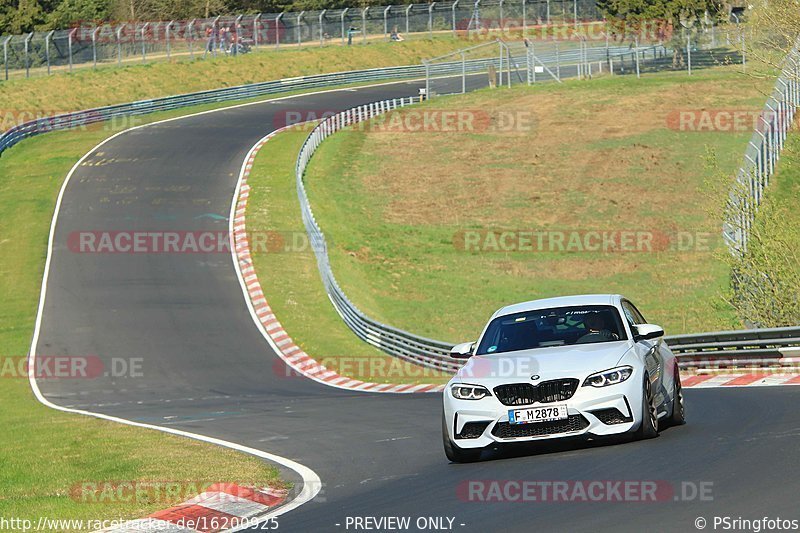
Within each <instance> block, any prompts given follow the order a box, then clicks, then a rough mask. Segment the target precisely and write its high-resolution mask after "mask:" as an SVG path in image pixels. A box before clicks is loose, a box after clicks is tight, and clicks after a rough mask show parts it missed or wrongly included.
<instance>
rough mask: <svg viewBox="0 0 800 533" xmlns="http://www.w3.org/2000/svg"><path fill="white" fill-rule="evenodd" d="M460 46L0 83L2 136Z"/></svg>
mask: <svg viewBox="0 0 800 533" xmlns="http://www.w3.org/2000/svg"><path fill="white" fill-rule="evenodd" d="M463 46H464V41H462V40H459V39H456V38H453V37H449V36H447V37H446V36H441V37H436V38H435V39H432V40H428V39H425V40H421V39H414V40H408V41H404V42H401V43H388V42H385V41H381V42H368V43H367V44H364V45H359V46H350V47H347V46H344V47H343V46H329V47H325V48H318V47H304V48H300V49H297V48H294V49H292V48H287V49H282V50H273V49H264V50H261V51H259V52H256V53H252V54H247V55H243V56H239V57H237V58H230V57H219V58H217V59H211V58H209V59H207V60H199V59H198V60H196V61H194V62H191V61H188V60H185V59H184V60H177V61H173V62H171V63H167V62H161V63H150V64H146V65H129V66H123V67H116V66H113V67H112V66H107V67H103V68H99V69H97V70H92V69H81V70H77V71H75V72H74V73H72V74H69V73H58V74H54V75H52V76H48V77H40V78H31V79H12V80H9V81H7V82H3V83H0V102H2V109H3V116H2V117H0V120H1V122H2V123H0V129H2V130H6V129H8V128H9V127H11V126H12V125H13V124H14V122H15V120H16V118H17V117H19V116H20V113H26V112H27V113H45V114H53V113H56V112H64V111H74V110H80V109H88V108H92V107H97V106H103V105H110V104H117V103H124V102H132V101H135V100H142V99H147V98H156V97H160V96H168V95H172V94H181V93H188V92H194V91H202V90H208V89H219V88H221V87H232V86H236V85H242V84H247V83H255V82H262V81H268V80H277V79H281V78H288V77H294V76H303V75H310V74H320V73H328V72H339V71H344V70H354V69H362V68H375V67H384V66H394V65H408V64H419V63H420V61H421V60H422V59H424V58H428V57H433V56H437V55H440V54H443V53H447V52H450V51H453V50H457V49H458V48H461V47H463ZM29 119H30V118H29Z"/></svg>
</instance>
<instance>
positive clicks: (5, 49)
mask: <svg viewBox="0 0 800 533" xmlns="http://www.w3.org/2000/svg"><path fill="white" fill-rule="evenodd" d="M10 40H11V35H9V36H8V37H6V38H5V40H4V41H3V67H4V68H5V71H6V81H8V42H9V41H10Z"/></svg>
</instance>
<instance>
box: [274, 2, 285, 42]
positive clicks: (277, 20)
mask: <svg viewBox="0 0 800 533" xmlns="http://www.w3.org/2000/svg"><path fill="white" fill-rule="evenodd" d="M281 17H283V11H281V12H280V13H279V14H278V16H277V17H275V48H280V47H281V31H280V23H281Z"/></svg>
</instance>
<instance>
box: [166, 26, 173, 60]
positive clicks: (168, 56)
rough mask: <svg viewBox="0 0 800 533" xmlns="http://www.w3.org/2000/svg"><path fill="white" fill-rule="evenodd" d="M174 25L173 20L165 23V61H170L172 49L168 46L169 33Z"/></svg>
mask: <svg viewBox="0 0 800 533" xmlns="http://www.w3.org/2000/svg"><path fill="white" fill-rule="evenodd" d="M174 24H175V21H174V20H170V21H169V22H167V28H166V30H167V31H166V34H165V37H166V39H167V60H168V61H169V60H170V59H172V48H171V46H170V44H169V31H170V30H171V29H172V26H173V25H174Z"/></svg>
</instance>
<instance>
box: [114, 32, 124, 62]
mask: <svg viewBox="0 0 800 533" xmlns="http://www.w3.org/2000/svg"><path fill="white" fill-rule="evenodd" d="M124 27H125V25H124V24H120V25H119V27H118V28H117V31H116V34H117V65H119V66H121V65H122V28H124Z"/></svg>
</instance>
